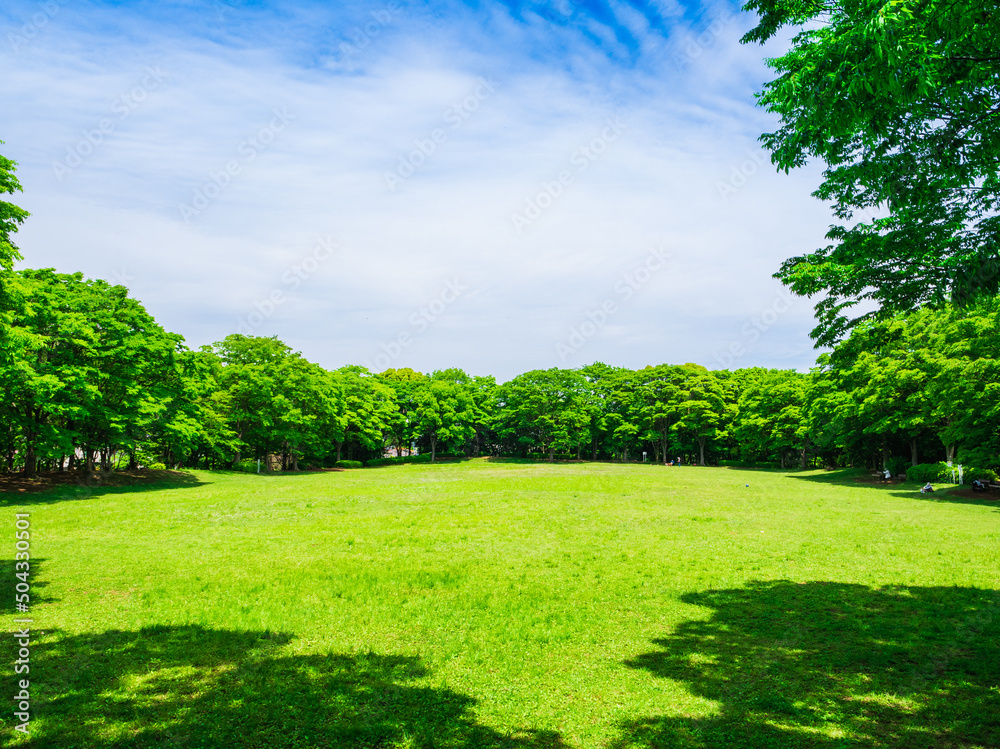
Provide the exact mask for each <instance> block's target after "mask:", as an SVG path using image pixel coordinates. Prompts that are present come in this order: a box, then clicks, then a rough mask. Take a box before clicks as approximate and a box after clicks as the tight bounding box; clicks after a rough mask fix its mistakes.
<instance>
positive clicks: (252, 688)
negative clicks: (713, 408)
mask: <svg viewBox="0 0 1000 749" xmlns="http://www.w3.org/2000/svg"><path fill="white" fill-rule="evenodd" d="M193 476H194V477H195V478H196V479H197V483H189V484H185V485H182V486H174V487H171V486H164V487H163V488H160V489H156V490H145V491H137V492H134V493H128V492H114V493H107V494H101V493H100V492H99V491H98V492H95V493H93V494H91V495H84V496H82V497H80V496H79V495H77V494H69V493H67V494H65V495H62V496H63V497H64V498H62V499H61V498H60V495H59V494H58V493H54V494H42V495H34V496H32V497H31V498H30V502H31V503H30V504H24V503H25V502H26V501H29V500H26V498H25V497H24V495H21V496H18V497H9V499H10V500H11V501H10V502H8V503H7V507H8V513H7V517H8V522H9V524H10V528H11V534H9V535H8V538H12V531H13V513H14V512H15V511H18V512H30V513H31V524H32V530H33V537H32V554H33V556H34V557H35V558H37V560H38V561H37V567H36V576H35V577H34V579H33V581H32V584H33V594H34V595H35V600H36V604H35V606H34V609H33V612H32V615H33V617H34V619H35V624H34V627H35V628H36V630H41V631H44V632H45V635H43V636H41V637H40V639H39V642H38V644H36V646H35V649H34V651H33V656H32V657H33V659H35V661H33V663H34V665H33V668H32V689H33V693H32V694H33V699H34V708H35V712H34V716H33V720H32V730H33V733H34V735H35V737H36V744H35V745H37V746H59V747H91V746H96V747H111V746H128V747H147V746H148V747H154V746H156V747H159V746H192V747H234V746H261V747H264V746H268V747H271V746H274V747H286V746H287V747H292V746H301V747H306V746H344V747H347V746H359V747H367V746H386V747H391V746H398V747H405V746H413V747H430V746H445V747H469V749H472V748H473V747H479V746H510V747H542V746H572V747H622V748H624V747H653V746H691V747H700V746H722V745H726V746H734V747H735V746H747V747H753V746H775V747H779V746H831V747H832V746H848V745H849V746H873V747H874V746H900V747H903V746H907V747H908V746H928V747H929V746H943V745H946V744H949V743H950V744H952V745H955V746H968V747H975V746H983V747H985V746H990V745H991V744H992V745H997V744H1000V728H998V724H1000V718H997V717H996V716H998V715H1000V693H998V691H997V683H998V677H1000V657H998V649H997V645H996V643H997V642H998V638H997V634H998V633H1000V597H998V596H997V593H996V591H997V590H998V589H1000V584H998V573H997V570H998V569H1000V512H998V509H1000V507H998V505H1000V503H996V504H993V503H989V502H973V501H970V500H962V501H955V502H951V501H948V500H947V495H942V494H938V495H936V496H933V497H930V498H928V497H924V496H921V495H919V494H918V493H917V492H916V491H914V490H912V489H910V488H901V487H899V486H893V487H883V486H867V485H862V484H855V483H853V482H852V481H850V478H851V477H850V476H843V475H839V474H838V475H834V476H829V475H826V474H823V473H822V472H813V473H800V474H796V473H789V474H786V473H779V472H743V471H734V470H726V469H699V468H694V467H684V468H675V467H670V468H668V467H659V466H640V465H628V466H622V465H609V464H556V465H545V464H519V463H510V464H507V463H502V462H491V461H485V460H477V461H469V462H464V463H460V464H447V465H440V466H427V465H408V466H397V467H390V468H382V469H366V470H357V471H345V472H339V473H320V474H306V475H288V476H256V475H244V474H229V473H208V472H195V473H194V474H193ZM840 479H843V480H840ZM747 484H749V486H747ZM57 491H58V490H57ZM15 502H19V503H22V504H19V505H15V504H14V503H15ZM12 555H13V548H12V544H11V548H10V549H9V551H8V552H7V553H6V554H4V557H5V558H6V559H8V560H9V559H10V558H11V557H12ZM3 574H4V575H5V582H4V586H3V588H4V589H3V595H4V596H6V597H7V599H8V600H12V599H13V591H12V588H13V583H12V582H8V581H9V580H11V578H12V571H11V568H10V565H9V563H8V564H7V565H6V566H5V567H4V572H3ZM8 592H9V594H8ZM10 606H11V604H9V603H8V604H6V605H5V609H4V611H5V613H6V614H7V616H6V619H7V624H8V626H10V627H13V625H12V624H10V620H11V619H12V615H11V614H10V613H9V612H10V611H11V608H10ZM5 669H6V673H7V676H8V678H7V679H6V680H5V682H4V683H6V684H12V683H13V681H12V675H11V674H10V666H9V664H8V665H7V666H5ZM3 718H4V721H5V725H6V726H8V727H10V725H11V721H10V719H9V717H8V715H6V714H5V715H4V716H3ZM8 741H9V742H12V745H16V744H18V741H19V739H18V738H10V739H8ZM720 741H722V742H724V743H717V742H720ZM942 742H944V743H942ZM22 743H23V742H22Z"/></svg>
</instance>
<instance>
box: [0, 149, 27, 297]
mask: <svg viewBox="0 0 1000 749" xmlns="http://www.w3.org/2000/svg"><path fill="white" fill-rule="evenodd" d="M2 143H3V141H2V140H0V144H2ZM16 167H17V162H15V161H12V160H11V159H8V158H7V157H5V156H0V195H7V194H13V193H15V192H21V191H22V189H23V188H22V187H21V183H20V182H18V180H17V177H16V176H15V175H14V170H15V168H16ZM29 215H30V214H29V213H28V212H27V211H26V210H24V209H23V208H18V207H17V206H16V205H14V204H13V203H7V202H5V201H3V200H0V293H2V292H3V287H4V286H5V285H6V284H5V283H4V281H3V278H2V275H3V272H4V271H10V270H11V269H12V268H13V267H14V261H15V260H20V259H21V253H20V252H18V249H17V245H15V244H14V241H13V240H12V239H11V235H12V234H14V233H15V232H16V231H17V230H18V227H19V226H20V225H21V224H22V223H23V222H24V219H26V218H27V217H28V216H29Z"/></svg>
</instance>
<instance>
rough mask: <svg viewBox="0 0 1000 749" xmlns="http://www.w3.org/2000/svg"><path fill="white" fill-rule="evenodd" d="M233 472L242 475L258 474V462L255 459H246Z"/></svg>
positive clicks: (235, 466)
mask: <svg viewBox="0 0 1000 749" xmlns="http://www.w3.org/2000/svg"><path fill="white" fill-rule="evenodd" d="M233 470H234V471H240V472H241V473H257V461H256V460H254V459H253V458H244V459H243V460H241V461H240V462H239V463H237V464H236V465H234V466H233Z"/></svg>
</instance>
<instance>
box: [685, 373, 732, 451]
mask: <svg viewBox="0 0 1000 749" xmlns="http://www.w3.org/2000/svg"><path fill="white" fill-rule="evenodd" d="M684 370H685V374H686V375H687V376H686V378H685V380H684V384H683V386H682V388H681V392H680V395H679V412H680V418H679V419H678V421H677V423H676V424H674V427H673V428H674V429H675V430H676V431H678V432H681V433H687V434H688V435H690V436H691V437H693V438H694V440H695V442H697V444H698V465H701V466H703V465H705V445H706V443H707V442H708V440H709V439H713V438H714V437H716V436H717V435H718V434H719V431H720V430H721V429H722V428H723V426H724V425H725V421H726V417H727V415H728V413H727V408H726V392H725V388H724V385H723V381H722V377H721V375H720V373H719V372H710V371H708V370H707V369H706V368H705V367H702V366H699V365H697V364H685V365H684Z"/></svg>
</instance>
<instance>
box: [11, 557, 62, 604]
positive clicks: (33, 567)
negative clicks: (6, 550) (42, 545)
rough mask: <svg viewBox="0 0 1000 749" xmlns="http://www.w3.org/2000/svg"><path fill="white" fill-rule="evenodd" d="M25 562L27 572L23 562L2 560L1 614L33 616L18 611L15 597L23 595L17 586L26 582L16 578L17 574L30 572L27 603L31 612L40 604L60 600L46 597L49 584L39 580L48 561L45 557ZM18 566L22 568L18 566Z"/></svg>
mask: <svg viewBox="0 0 1000 749" xmlns="http://www.w3.org/2000/svg"><path fill="white" fill-rule="evenodd" d="M25 561H27V562H28V565H29V566H28V569H27V570H25V568H24V564H23V562H21V561H15V560H14V559H2V560H0V614H12V615H14V616H22V617H30V616H31V614H27V613H23V612H18V611H17V599H16V598H15V595H23V594H22V593H21V592H20V591H18V590H17V586H18V584H19V583H22V582H25V581H24V580H22V579H21V578H18V577H15V574H23V573H24V572H25V571H27V572H28V579H27V581H26V582H27V583H28V591H27V593H28V600H27V601H26V602H25V603H26V604H27V606H28V608H29V610H30V609H31V607H33V606H37V605H38V604H41V603H54V602H55V601H58V600H59V599H58V598H52V597H51V596H47V595H45V593H44V591H43V589H44V588H45V587H46V586H48V583H47V582H46V581H45V580H41V579H39V577H40V576H41V574H42V570H43V569H44V568H45V563H46V561H47V560H46V559H44V558H43V557H34V558H32V559H28V560H25ZM18 564H20V565H21V566H20V567H18V566H16V565H18ZM21 590H24V588H23V587H22V588H21Z"/></svg>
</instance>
